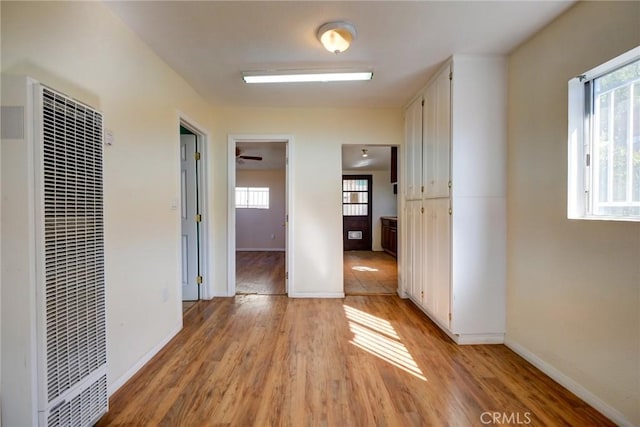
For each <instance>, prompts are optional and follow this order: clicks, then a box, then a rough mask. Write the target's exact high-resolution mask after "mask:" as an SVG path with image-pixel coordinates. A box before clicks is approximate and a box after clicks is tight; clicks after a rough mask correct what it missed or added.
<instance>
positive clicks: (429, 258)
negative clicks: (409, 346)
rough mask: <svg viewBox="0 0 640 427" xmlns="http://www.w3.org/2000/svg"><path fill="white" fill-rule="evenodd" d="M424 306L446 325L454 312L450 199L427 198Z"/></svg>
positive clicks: (424, 227) (423, 258)
mask: <svg viewBox="0 0 640 427" xmlns="http://www.w3.org/2000/svg"><path fill="white" fill-rule="evenodd" d="M422 223H423V226H422V230H423V233H422V235H423V239H422V254H423V256H422V262H423V266H424V268H423V278H422V280H423V288H424V296H423V298H422V304H423V306H424V307H425V308H426V309H427V310H428V311H429V312H430V313H431V314H432V315H433V316H435V318H436V320H437V321H438V322H439V323H440V324H442V325H444V326H446V327H450V324H449V313H451V287H450V283H451V215H449V199H448V198H447V199H427V200H425V201H424V213H423V214H422Z"/></svg>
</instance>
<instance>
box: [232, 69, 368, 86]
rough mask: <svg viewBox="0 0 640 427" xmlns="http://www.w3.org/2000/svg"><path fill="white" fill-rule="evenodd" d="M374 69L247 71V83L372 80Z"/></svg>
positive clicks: (243, 74) (243, 75)
mask: <svg viewBox="0 0 640 427" xmlns="http://www.w3.org/2000/svg"><path fill="white" fill-rule="evenodd" d="M372 78H373V72H372V71H275V72H266V73H260V72H245V73H242V79H243V80H244V82H245V83H309V82H349V81H358V80H371V79H372Z"/></svg>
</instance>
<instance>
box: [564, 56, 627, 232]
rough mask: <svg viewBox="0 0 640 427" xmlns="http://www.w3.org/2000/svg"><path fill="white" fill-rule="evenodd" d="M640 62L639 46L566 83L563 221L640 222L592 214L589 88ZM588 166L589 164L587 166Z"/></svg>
mask: <svg viewBox="0 0 640 427" xmlns="http://www.w3.org/2000/svg"><path fill="white" fill-rule="evenodd" d="M638 60H640V46H638V47H636V48H634V49H631V50H630V51H628V52H625V53H623V54H622V55H620V56H617V57H616V58H613V59H611V60H609V61H607V62H605V63H603V64H601V65H599V66H597V67H595V68H593V69H591V70H589V71H587V72H585V73H583V74H581V75H579V76H577V77H574V78H572V79H571V80H569V90H568V95H569V99H568V156H567V157H568V165H567V218H569V219H583V220H600V221H632V222H640V215H637V216H635V215H634V216H621V215H603V214H594V213H593V212H592V200H591V197H592V195H593V192H592V191H591V185H592V177H593V167H592V166H591V164H592V161H591V160H592V159H593V155H592V144H593V142H592V139H591V127H592V125H591V120H590V115H591V112H592V106H591V103H592V99H593V98H592V95H591V92H590V91H591V87H592V86H593V82H594V80H595V79H597V78H599V77H602V76H604V75H606V74H609V73H611V72H613V71H615V70H617V69H619V68H622V67H624V66H625V65H628V64H630V63H632V62H635V61H638ZM590 163H591V164H590Z"/></svg>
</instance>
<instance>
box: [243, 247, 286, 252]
mask: <svg viewBox="0 0 640 427" xmlns="http://www.w3.org/2000/svg"><path fill="white" fill-rule="evenodd" d="M286 251H287V250H286V249H285V248H236V252H286Z"/></svg>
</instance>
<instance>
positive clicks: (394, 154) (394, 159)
mask: <svg viewBox="0 0 640 427" xmlns="http://www.w3.org/2000/svg"><path fill="white" fill-rule="evenodd" d="M397 182H398V147H391V183H392V184H395V183H397Z"/></svg>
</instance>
